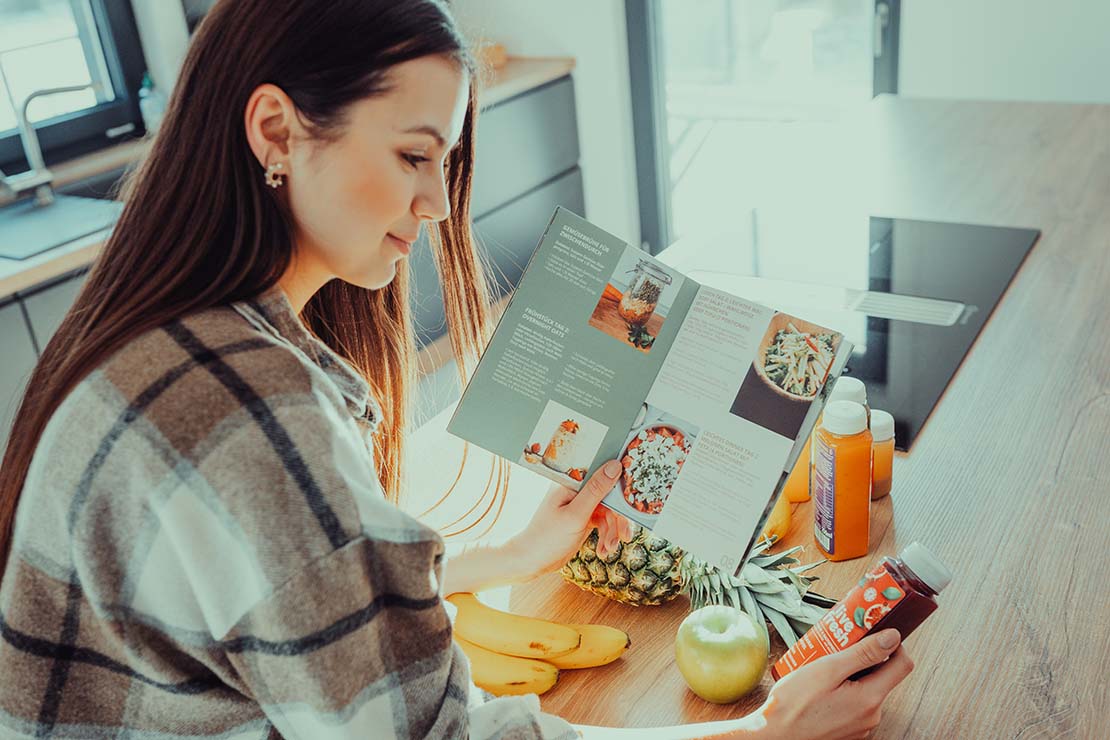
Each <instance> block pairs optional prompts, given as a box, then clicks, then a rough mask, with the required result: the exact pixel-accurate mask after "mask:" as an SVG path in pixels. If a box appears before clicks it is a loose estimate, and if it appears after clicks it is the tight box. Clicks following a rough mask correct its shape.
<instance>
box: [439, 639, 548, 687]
mask: <svg viewBox="0 0 1110 740" xmlns="http://www.w3.org/2000/svg"><path fill="white" fill-rule="evenodd" d="M455 642H456V643H457V644H458V646H459V647H460V648H462V651H463V652H464V653H465V654H466V658H467V660H469V661H470V680H471V681H473V682H474V683H475V684H476V685H477V686H479V687H480V688H483V689H485V690H486V691H488V692H490V693H491V694H493V695H495V696H509V695H515V694H542V693H543V692H545V691H547V690H548V689H550V688H551V687H552V686H554V685H555V682H556V681H558V680H559V669H558V668H556V667H555V666H553V665H551V664H550V663H545V662H544V661H542V660H534V659H532V658H516V657H513V656H511V655H502V654H500V653H495V652H493V651H492V650H486V649H485V648H484V647H481V646H479V645H475V644H474V643H472V642H468V641H466V640H464V639H462V638H461V637H459V636H458V635H455Z"/></svg>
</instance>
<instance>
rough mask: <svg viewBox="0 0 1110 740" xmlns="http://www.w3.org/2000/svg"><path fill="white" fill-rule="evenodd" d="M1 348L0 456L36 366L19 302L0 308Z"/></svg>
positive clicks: (29, 336) (33, 349)
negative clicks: (2, 350) (28, 380)
mask: <svg viewBox="0 0 1110 740" xmlns="http://www.w3.org/2000/svg"><path fill="white" fill-rule="evenodd" d="M0 346H3V347H4V352H3V355H4V361H3V362H0V453H2V452H3V451H4V448H5V447H7V444H8V433H9V432H10V431H11V428H12V420H13V419H14V418H15V412H16V409H17V408H18V407H19V402H20V400H22V398H23V389H24V388H25V387H26V386H27V378H28V377H30V375H31V370H33V369H34V367H35V360H36V359H37V358H36V357H35V347H34V345H33V344H32V343H31V335H30V333H29V332H28V331H27V323H26V322H25V321H24V320H23V312H22V310H21V309H20V306H19V303H18V302H12V303H9V304H8V305H6V306H4V307H2V308H0Z"/></svg>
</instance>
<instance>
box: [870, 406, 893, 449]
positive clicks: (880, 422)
mask: <svg viewBox="0 0 1110 740" xmlns="http://www.w3.org/2000/svg"><path fill="white" fill-rule="evenodd" d="M871 437H872V438H873V439H874V440H875V441H876V442H885V441H886V440H888V439H894V417H893V416H891V415H890V414H888V413H887V412H885V411H881V410H879V409H871Z"/></svg>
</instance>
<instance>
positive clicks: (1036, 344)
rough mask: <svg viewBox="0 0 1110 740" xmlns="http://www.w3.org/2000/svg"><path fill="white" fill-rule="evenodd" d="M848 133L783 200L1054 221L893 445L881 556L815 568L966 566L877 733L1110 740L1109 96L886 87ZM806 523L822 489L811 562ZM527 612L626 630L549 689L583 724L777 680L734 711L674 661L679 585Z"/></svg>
mask: <svg viewBox="0 0 1110 740" xmlns="http://www.w3.org/2000/svg"><path fill="white" fill-rule="evenodd" d="M845 126H846V128H843V129H841V130H840V131H839V133H831V134H830V140H829V145H828V146H827V147H825V148H824V149H820V151H824V152H826V154H825V155H822V156H818V157H816V159H817V160H819V161H811V162H798V161H797V158H793V159H792V158H791V157H790V156H789V154H790V152H789V151H785V150H784V151H783V153H782V154H783V160H782V161H783V167H784V170H786V172H785V173H784V174H783V177H782V181H783V187H782V188H781V191H780V190H777V188H776V183H769V184H768V193H767V199H768V203H770V202H772V201H774V199H775V198H776V197H779V196H781V197H782V198H783V199H785V198H786V197H787V196H789V197H791V198H793V201H792V202H794V203H798V202H801V203H818V204H821V206H822V207H825V208H827V209H829V210H830V211H838V212H839V211H842V210H843V209H859V212H860V213H861V214H868V213H870V214H875V215H883V216H893V217H905V218H921V219H937V220H944V221H964V222H972V223H982V224H999V225H1014V226H1034V227H1037V228H1040V229H1041V230H1042V232H1043V233H1042V236H1041V238H1040V241H1039V242H1038V244H1037V246H1036V247H1035V248H1034V250H1033V252H1032V253H1031V254H1030V256H1029V257H1028V258H1027V259H1026V261H1025V264H1024V265H1023V267H1022V269H1021V271H1020V272H1019V273H1018V275H1017V276H1016V278H1015V280H1014V282H1013V283H1012V284H1011V286H1010V289H1009V290H1008V292H1007V294H1006V295H1005V296H1004V299H1003V301H1002V302H1001V305H1000V306H999V307H998V309H997V310H996V311H995V313H994V314H993V316H992V317H991V320H990V321H989V322H988V324H987V325H986V327H985V328H984V330H983V332H982V334H981V335H980V337H979V339H978V340H977V342H976V344H975V345H974V346H973V347H972V350H971V352H970V354H969V355H968V357H967V358H966V360H965V361H964V363H963V365H962V367H961V369H960V371H959V373H958V374H957V375H956V377H955V378H954V379H953V380H952V382H951V384H950V385H949V387H948V389H947V391H946V393H945V395H944V397H943V398H942V399H941V402H940V404H939V406H938V407H937V408H936V409H935V410H934V412H933V414H932V417H931V419H930V421H929V423H928V424H927V425H926V427H925V429H924V430H923V432H922V434H921V436H920V437H919V438H918V439H917V441H916V442H915V444H914V448H913V451H912V453H911V454H909V455H900V456H899V457H898V458H897V459H896V460H895V469H894V472H895V484H894V492H893V494H892V495H891V496H890V498H889V499H886V500H884V501H880V502H879V503H878V504H877V505H876V507H875V511H874V515H873V519H874V521H873V531H872V537H871V543H872V545H871V553H870V555H869V556H868V557H867V558H861V559H858V560H854V561H848V562H843V563H828V564H825V565H822V566H821V567H820V568H818V569H816V571H815V574H816V575H820V576H821V578H822V580H821V581H820V582H819V583H818V584H817V590H818V591H820V592H821V593H825V594H827V595H830V596H834V597H839V596H840V595H842V594H843V593H844V592H845V591H846V590H847V589H848V588H849V587H850V586H851V584H852V583H853V582H854V581H855V580H856V579H857V578H858V577H859V575H860V574H861V573H862V572H863V571H864V570H865V569H866V568H867V566H868V565H869V564H870V563H871V562H872V561H874V560H876V559H878V558H879V557H880V556H883V555H890V554H895V553H897V552H898V551H899V550H900V549H901V548H902V547H904V546H905V545H907V544H908V543H910V542H912V541H914V540H919V541H921V542H922V543H924V544H926V545H927V546H928V547H929V548H930V549H932V550H933V551H934V552H936V554H937V555H938V556H939V557H940V558H941V559H942V560H944V561H945V562H946V563H947V564H948V565H949V566H950V567H951V569H952V570H953V572H954V574H955V579H954V580H953V582H952V585H951V586H950V587H949V589H948V590H947V591H945V593H943V594H942V595H941V597H940V599H939V600H940V604H941V606H940V609H939V610H938V612H937V613H936V614H934V615H933V616H932V617H930V618H929V620H928V621H927V622H926V623H925V624H924V625H923V626H922V627H921V628H920V629H919V630H918V631H917V632H915V633H914V634H913V635H912V636H911V637H910V638H909V640H908V641H907V649H908V651H909V653H910V655H911V656H912V658H913V659H914V661H915V663H916V669H915V670H914V672H913V673H912V675H911V676H910V677H909V678H908V679H907V680H906V681H905V682H904V683H903V684H902V685H901V686H900V687H898V688H897V689H896V690H895V691H894V692H893V693H892V694H891V696H890V698H889V699H888V701H887V703H886V705H885V709H884V715H883V717H884V718H883V722H882V725H881V726H880V727H879V729H878V731H877V732H876V735H875V736H876V737H881V738H1022V739H1023V740H1024V739H1029V738H1047V737H1053V738H1056V737H1076V738H1106V737H1110V721H1108V719H1107V715H1106V711H1107V710H1106V707H1107V704H1108V701H1110V696H1108V692H1107V668H1106V666H1107V665H1110V582H1108V581H1107V579H1106V577H1105V573H1104V571H1103V568H1104V567H1105V565H1104V563H1105V558H1106V553H1107V552H1108V551H1110V305H1108V299H1107V294H1108V290H1110V246H1108V243H1110V106H1097V105H1060V104H1034V103H980V102H952V101H939V100H913V99H909V100H903V99H898V98H880V99H878V100H876V101H875V102H874V103H873V105H872V106H871V108H870V109H869V110H868V111H867V112H866V114H865V115H864V116H862V117H861V118H860V119H858V120H855V121H851V122H848V123H847V124H845ZM853 142H854V143H853ZM809 151H817V149H810V150H809ZM803 175H804V176H803ZM787 185H789V188H788V187H787ZM684 241H685V242H686V243H685V244H684V245H676V250H675V251H674V252H673V253H671V254H668V252H669V251H670V250H665V251H664V252H663V253H662V255H661V258H662V259H663V260H664V261H667V262H669V263H670V264H672V265H674V266H675V267H677V268H679V269H682V270H689V269H691V268H693V267H698V266H701V265H699V263H698V260H699V254H701V255H704V254H705V253H706V250H705V249H704V248H703V247H705V244H701V245H699V244H698V240H697V239H696V238H691V239H689V240H684ZM713 267H715V268H720V267H721V265H720V264H719V263H715V264H714V265H713ZM921 361H922V362H928V361H929V358H927V357H923V358H921ZM811 531H812V513H811V508H810V504H802V505H798V506H797V507H796V510H795V512H794V520H793V523H792V526H791V531H790V535H789V537H788V538H787V541H786V542H784V546H788V545H790V544H792V543H799V544H806V545H808V546H809V547H808V551H809V552H810V554H811V555H810V557H811V558H813V557H815V556H816V555H815V554H816V548H815V546H814V545H813V544H812V535H811V534H810V532H811ZM740 538H741V537H740V534H739V533H738V540H739V539H740ZM511 606H512V608H513V609H514V610H515V611H518V612H521V613H526V614H534V615H544V616H547V617H552V618H555V619H561V620H567V621H576V622H581V621H599V622H605V623H608V624H612V625H615V626H620V627H622V628H623V629H625V630H627V631H628V632H629V633H630V634H631V636H632V647H631V649H630V651H629V652H628V654H627V656H626V657H625V658H623V659H622V660H621V661H619V662H617V663H615V664H613V665H611V666H608V667H605V668H602V669H598V670H594V671H589V672H581V673H575V672H571V671H567V672H565V675H564V676H563V677H562V678H560V682H559V685H557V686H556V687H555V688H554V689H553V690H552V691H550V692H549V693H548V694H546V695H545V696H543V697H542V704H543V706H544V708H545V709H546V710H548V711H551V712H555V713H558V714H560V715H563V716H565V717H567V718H569V719H571V720H573V721H578V722H588V723H593V724H601V725H620V726H631V727H640V726H643V727H646V726H658V725H666V724H674V723H680V722H690V721H695V720H702V719H712V718H723V717H735V716H739V715H741V714H743V713H745V712H746V711H748V710H749V709H750V708H752V707H753V706H755V705H756V704H757V703H758V702H759V701H761V700H762V698H763V696H764V695H765V691H766V688H767V687H768V686H769V680H770V679H769V678H768V679H767V680H765V682H764V685H763V687H761V689H760V690H759V691H757V693H756V694H754V695H753V696H752V697H750V698H749V699H748V700H745V701H741V702H740V703H737V704H736V705H733V706H730V707H718V706H714V705H710V704H706V703H704V702H702V701H700V700H699V699H697V698H696V697H694V696H693V695H692V694H691V693H690V692H689V691H688V690H687V689H686V687H685V685H684V683H683V681H682V679H681V677H680V676H679V674H678V671H677V669H676V668H675V666H674V663H673V637H674V633H675V629H676V627H677V625H678V623H679V622H680V621H681V619H682V617H683V616H684V614H685V612H686V603H685V601H684V600H681V601H678V602H673V603H671V604H670V605H668V606H665V607H660V608H640V609H634V608H631V607H625V606H621V605H619V604H615V603H609V602H607V601H605V600H603V599H601V598H599V597H596V596H592V595H590V594H586V593H584V592H581V591H579V590H578V589H577V588H575V587H573V586H569V585H564V584H561V582H560V578H559V576H557V575H550V576H547V577H545V578H542V579H540V580H538V581H535V582H533V583H530V584H528V585H526V586H521V587H516V588H514V589H513V593H512V597H511ZM780 649H781V648H780Z"/></svg>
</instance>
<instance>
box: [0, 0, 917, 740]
mask: <svg viewBox="0 0 1110 740" xmlns="http://www.w3.org/2000/svg"><path fill="white" fill-rule="evenodd" d="M473 79H474V74H473V63H472V61H471V59H470V57H469V56H468V55H467V52H466V50H465V46H464V43H463V41H462V39H461V38H460V37H459V35H458V33H457V31H456V29H455V26H454V24H453V21H452V20H451V18H450V16H449V15H448V13H447V11H446V9H445V8H444V6H443V5H442V4H441V3H440V2H437V1H436V0H409V1H407V2H397V1H396V0H380V1H379V2H371V1H370V0H330V1H329V2H327V3H313V2H308V1H307V0H280V1H278V0H224V2H220V3H218V4H217V5H216V7H215V8H214V9H213V10H212V11H211V13H210V14H209V17H208V18H207V19H206V20H205V21H204V22H203V23H202V25H201V27H200V29H199V31H198V32H197V36H196V38H195V39H194V41H193V44H192V47H191V49H190V51H189V54H188V57H187V59H186V60H185V63H184V66H183V69H182V71H181V76H180V79H179V82H178V85H177V88H176V90H175V92H174V96H173V99H172V101H171V103H170V107H169V110H168V112H167V115H166V118H165V119H164V121H163V123H162V129H161V131H160V133H159V135H158V136H157V138H156V139H155V141H154V144H153V147H152V150H151V152H150V155H149V157H148V158H147V160H146V161H145V162H144V164H143V166H142V167H141V169H140V171H139V172H138V173H137V175H136V177H135V179H134V181H133V183H132V187H131V190H130V193H129V197H128V200H127V206H126V208H125V210H124V212H123V215H122V217H121V219H120V221H119V223H118V225H117V227H116V229H115V231H114V233H113V235H112V237H111V239H110V240H109V241H108V243H107V244H106V246H105V248H104V251H103V253H102V256H101V258H100V259H99V260H98V261H97V263H96V265H95V266H94V268H93V270H92V272H91V273H90V276H89V278H88V281H87V283H86V286H85V288H84V290H83V291H82V294H81V295H80V297H79V298H78V300H77V302H76V304H75V305H74V307H73V309H72V310H71V311H70V313H69V315H68V316H67V317H66V319H65V321H64V322H63V324H62V327H61V328H60V329H59V331H58V333H57V334H56V335H55V337H54V338H53V339H52V340H51V342H50V344H49V345H48V346H47V347H46V350H45V351H44V353H43V356H42V359H41V361H40V363H39V365H38V367H37V368H36V370H35V373H34V375H33V376H32V378H31V381H30V384H29V389H28V392H27V395H26V397H25V399H24V401H23V405H22V407H21V410H20V414H19V417H18V420H17V422H16V424H15V427H14V430H13V433H12V441H11V443H10V445H9V449H8V450H7V452H6V455H5V457H4V463H3V468H2V469H0V533H2V534H0V557H5V558H6V567H3V562H0V572H2V573H3V581H2V582H0V616H2V617H3V621H2V622H0V633H2V637H3V640H2V641H0V665H2V666H3V667H4V670H3V671H2V672H0V730H2V731H0V735H3V736H4V737H11V736H14V737H25V736H26V737H31V736H34V737H43V736H51V735H55V736H62V737H107V736H113V737H116V736H120V737H122V736H132V733H134V736H143V737H146V736H152V737H153V736H157V737H173V738H188V737H221V738H231V737H234V738H263V737H277V736H281V737H286V738H312V739H315V738H356V737H357V738H369V737H374V738H377V737H431V738H454V737H466V736H468V735H469V737H472V738H486V737H494V736H496V737H539V736H545V737H562V736H568V737H569V736H574V735H575V734H577V733H576V732H575V731H574V730H572V728H571V727H570V726H569V725H568V724H566V723H565V722H564V721H562V720H561V719H559V718H556V717H552V716H550V715H545V714H542V713H541V712H540V711H539V705H538V702H537V700H536V698H535V697H534V696H533V697H513V698H501V699H493V698H492V697H490V696H488V695H485V694H484V693H483V692H479V691H477V690H476V689H474V688H473V686H472V685H471V684H470V681H469V671H468V665H467V663H466V661H465V659H464V658H463V657H462V655H461V653H460V652H459V651H458V649H457V648H455V647H454V646H453V644H452V641H451V622H450V615H449V614H448V611H447V609H446V608H445V604H444V602H443V600H442V595H443V594H444V593H450V592H454V591H469V590H477V589H479V588H483V587H487V586H491V585H495V584H497V583H510V582H515V581H520V580H525V579H527V578H529V577H532V576H534V575H536V574H538V573H541V572H544V571H547V570H550V569H552V568H553V567H555V566H556V565H557V564H558V563H560V562H562V561H563V560H565V558H566V557H567V556H568V555H569V553H570V552H572V551H573V550H574V548H575V547H577V545H578V544H579V543H580V542H581V541H582V539H583V538H584V537H585V535H586V533H587V531H588V529H589V527H590V526H591V515H592V513H593V512H594V509H595V508H596V506H597V503H598V501H599V500H600V498H601V496H602V494H603V492H604V491H605V490H606V489H607V488H609V487H611V485H612V482H613V480H614V477H613V476H612V475H611V474H609V473H607V472H605V471H604V470H603V471H602V472H599V473H598V474H597V476H595V478H594V479H592V480H591V481H590V482H589V484H588V485H587V486H586V487H584V489H583V491H582V492H581V493H579V494H577V495H575V493H574V492H572V491H570V490H569V489H565V488H556V489H555V490H554V491H553V492H552V493H551V494H550V495H549V496H548V497H547V499H545V501H544V502H543V503H542V504H541V506H540V508H539V511H538V512H537V514H536V517H535V518H534V519H533V521H532V523H531V524H529V525H528V528H527V529H526V530H525V532H523V533H521V535H520V540H524V541H528V542H529V547H528V548H519V549H518V548H516V546H515V545H513V544H511V543H510V544H509V545H506V546H505V548H506V550H508V552H495V553H490V552H489V551H478V552H474V553H467V554H464V555H462V556H459V557H458V558H457V559H455V560H454V561H452V562H451V563H450V564H446V565H445V563H444V562H443V543H442V540H441V538H440V537H439V536H438V535H437V534H436V533H435V532H434V531H432V530H430V529H429V528H427V527H426V526H424V525H422V524H420V523H419V522H417V521H416V520H414V519H413V518H411V517H409V516H408V515H406V514H404V513H402V512H401V511H400V510H399V509H398V508H396V507H395V506H394V505H393V504H394V503H395V502H396V500H397V496H398V492H399V490H400V487H401V470H400V460H401V459H402V446H403V440H404V431H405V419H406V416H407V412H408V394H409V392H410V390H411V388H412V382H413V377H414V373H413V359H414V346H413V327H412V321H411V317H410V315H409V308H408V305H409V304H408V297H407V290H408V271H407V264H406V261H405V257H406V256H407V255H408V254H409V252H410V249H411V247H412V242H414V241H415V240H416V238H417V236H418V233H419V230H420V228H421V226H422V224H427V226H428V228H429V230H430V236H431V237H432V242H433V247H434V249H435V254H436V259H437V261H438V264H439V266H440V269H441V273H442V276H443V280H442V282H443V292H444V301H445V304H446V310H447V317H448V322H449V331H450V336H451V340H452V346H453V348H454V350H455V353H456V356H457V358H458V359H459V362H460V367H463V366H465V364H466V363H467V362H468V361H470V360H472V358H474V357H476V356H477V354H478V352H479V350H480V349H481V347H482V346H483V342H484V339H485V337H487V335H488V325H487V303H488V295H487V293H486V289H485V283H484V279H483V275H482V272H481V269H480V262H479V259H478V255H477V253H476V251H475V247H474V244H473V242H472V240H471V237H470V230H469V214H468V199H469V190H470V178H471V169H472V156H473V148H474V122H475V113H476V105H475V97H474V86H473ZM606 469H607V468H606ZM894 647H895V646H894V645H888V646H885V647H881V646H880V645H879V644H878V642H877V641H876V640H874V639H869V640H866V641H864V642H863V643H861V644H860V645H859V646H858V647H857V648H855V649H853V650H852V651H849V652H847V653H844V654H842V655H840V656H836V657H834V658H829V659H825V660H822V661H819V662H818V663H817V664H815V665H814V666H812V667H811V668H805V669H802V670H800V671H798V672H797V673H795V674H793V675H792V676H791V677H789V678H788V679H786V680H784V681H783V682H780V684H779V685H778V686H776V687H775V689H774V690H773V691H772V693H771V695H770V697H769V699H768V702H767V704H766V705H765V706H764V707H763V708H762V709H761V710H760V712H758V713H757V714H755V715H752V716H750V717H746V718H742V719H739V720H736V721H734V722H731V723H724V724H718V725H715V726H713V727H711V728H710V727H703V728H700V729H699V728H689V727H688V728H670V729H668V730H663V731H662V732H663V736H666V737H679V736H686V737H689V736H692V735H705V734H708V733H725V735H724V736H741V735H747V734H757V735H758V734H766V735H768V736H773V737H788V736H789V737H850V736H854V735H860V734H862V733H864V732H865V731H866V729H867V728H868V727H870V726H871V725H872V724H873V723H874V722H876V721H877V717H878V714H877V713H878V707H879V704H880V703H881V701H882V699H883V697H884V696H885V695H886V693H887V692H888V691H889V690H890V688H892V687H893V685H895V684H896V683H897V682H898V681H900V680H901V678H902V677H903V676H904V675H905V674H906V673H907V672H908V670H909V668H910V663H909V660H908V658H906V657H905V656H904V654H903V653H902V652H901V651H898V652H894ZM891 655H893V657H892V658H891V659H890V660H889V661H888V665H886V666H884V667H882V668H881V669H880V670H878V671H876V672H875V673H874V674H872V675H871V676H870V677H868V678H866V679H864V680H862V681H858V682H850V681H845V680H844V679H845V677H846V676H848V675H850V674H851V673H853V672H854V671H855V670H857V669H858V668H860V667H861V666H863V665H870V664H875V663H878V662H881V661H883V660H885V659H886V658H887V657H888V656H891ZM584 732H585V734H586V735H587V736H594V737H601V736H603V735H604V734H605V733H609V734H612V733H614V732H615V733H618V734H621V732H622V731H619V730H613V731H605V730H599V729H597V728H586V729H585V731H584ZM144 733H145V734H144ZM622 736H629V737H644V736H645V731H642V730H629V731H624V733H623V734H622Z"/></svg>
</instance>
